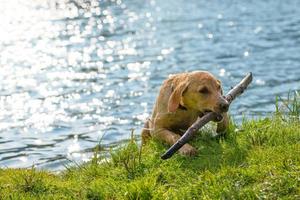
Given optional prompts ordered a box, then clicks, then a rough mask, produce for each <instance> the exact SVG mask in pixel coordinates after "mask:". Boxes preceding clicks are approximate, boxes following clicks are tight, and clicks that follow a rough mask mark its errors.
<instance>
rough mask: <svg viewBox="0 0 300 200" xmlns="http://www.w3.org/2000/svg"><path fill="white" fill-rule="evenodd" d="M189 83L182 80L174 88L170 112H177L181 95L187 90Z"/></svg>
mask: <svg viewBox="0 0 300 200" xmlns="http://www.w3.org/2000/svg"><path fill="white" fill-rule="evenodd" d="M188 85H189V84H188V82H182V83H180V84H179V85H178V86H177V87H176V88H175V89H174V90H173V92H172V94H171V96H170V98H169V102H168V111H169V112H175V111H176V109H177V108H178V107H179V104H180V101H181V97H182V95H183V93H184V92H185V91H186V90H187V88H188Z"/></svg>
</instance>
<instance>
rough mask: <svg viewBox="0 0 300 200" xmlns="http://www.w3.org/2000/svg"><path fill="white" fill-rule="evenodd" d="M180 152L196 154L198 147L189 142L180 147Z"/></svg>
mask: <svg viewBox="0 0 300 200" xmlns="http://www.w3.org/2000/svg"><path fill="white" fill-rule="evenodd" d="M179 153H180V154H181V155H184V156H194V155H196V154H197V149H195V148H194V147H192V146H191V145H189V144H185V145H183V146H182V147H181V148H180V149H179Z"/></svg>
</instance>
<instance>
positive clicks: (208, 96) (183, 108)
mask: <svg viewBox="0 0 300 200" xmlns="http://www.w3.org/2000/svg"><path fill="white" fill-rule="evenodd" d="M227 110H228V102H227V101H226V100H225V99H224V98H223V96H222V89H221V85H220V81H218V80H217V79H216V78H214V76H213V75H211V74H210V73H208V72H205V71H196V72H190V73H181V74H176V75H172V76H170V78H168V79H167V80H166V81H164V83H163V84H162V86H161V89H160V92H159V95H158V97H157V99H156V103H155V106H154V108H153V112H152V116H151V118H150V119H148V120H147V121H146V123H145V126H144V130H143V131H142V143H143V144H144V143H145V142H146V140H147V139H148V138H149V137H155V138H157V139H159V140H161V141H163V142H165V143H167V144H169V145H173V144H174V143H175V142H176V141H177V140H178V139H179V138H180V135H182V134H183V133H184V131H185V130H186V129H188V128H189V127H190V126H191V125H192V124H193V123H194V122H195V121H196V120H197V117H199V116H200V117H201V116H203V114H204V113H205V112H207V111H213V112H218V113H222V115H223V120H222V121H221V122H219V123H218V126H217V132H218V133H221V132H225V131H226V128H227V126H228V117H227V114H226V112H227ZM179 152H180V153H181V154H184V155H194V154H196V149H195V148H194V147H192V146H191V145H190V144H185V145H184V146H183V147H182V148H181V149H180V150H179Z"/></svg>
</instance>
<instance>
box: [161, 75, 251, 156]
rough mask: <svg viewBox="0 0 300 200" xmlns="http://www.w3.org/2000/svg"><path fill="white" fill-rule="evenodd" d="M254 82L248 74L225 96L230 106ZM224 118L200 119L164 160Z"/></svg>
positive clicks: (213, 115)
mask: <svg viewBox="0 0 300 200" xmlns="http://www.w3.org/2000/svg"><path fill="white" fill-rule="evenodd" d="M251 82H252V73H251V72H250V73H248V74H247V75H246V76H245V78H243V80H242V81H241V82H240V83H238V84H237V85H236V86H235V87H233V88H232V89H231V90H230V91H229V92H228V93H227V95H226V96H225V98H226V100H227V101H228V103H229V104H230V103H231V102H232V101H233V100H234V99H235V98H236V97H238V96H239V95H241V94H242V93H243V92H244V91H245V90H246V89H247V87H248V85H249V84H250V83H251ZM221 117H222V116H221V115H220V114H218V113H214V112H209V113H207V114H205V115H204V116H203V117H201V118H198V119H197V120H196V121H195V122H194V123H193V124H192V126H190V127H189V128H188V129H187V130H186V132H185V133H184V134H183V135H182V137H181V138H180V139H179V140H178V141H177V142H176V143H175V144H173V145H172V146H171V147H170V148H169V149H168V150H167V151H166V152H165V153H164V154H163V155H162V156H161V158H162V159H164V160H165V159H168V158H170V157H171V156H172V155H173V154H174V153H175V152H176V151H178V149H180V148H181V147H182V146H183V145H184V144H186V143H187V142H188V141H190V139H191V138H192V137H193V136H194V135H195V134H196V133H197V131H198V130H199V129H200V128H202V127H203V126H204V125H205V124H207V123H208V122H210V121H212V120H219V119H220V118H221Z"/></svg>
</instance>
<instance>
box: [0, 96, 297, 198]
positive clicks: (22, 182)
mask: <svg viewBox="0 0 300 200" xmlns="http://www.w3.org/2000/svg"><path fill="white" fill-rule="evenodd" d="M295 96H297V95H295ZM298 100H299V99H298V96H297V98H295V100H294V99H293V98H289V99H287V100H281V101H279V102H278V103H277V106H276V112H275V113H274V115H272V116H270V117H267V118H262V119H258V120H244V121H243V122H242V124H241V125H239V126H237V125H235V124H234V123H231V125H230V130H229V135H228V136H227V137H226V138H225V139H224V138H221V139H216V138H213V137H211V136H210V134H209V131H205V132H204V133H202V134H201V135H199V137H198V138H196V139H195V140H194V141H193V142H192V144H193V145H194V146H196V147H197V148H198V149H199V154H198V156H196V157H193V158H189V157H183V156H181V155H178V154H175V155H174V156H173V157H172V158H171V159H169V160H166V161H163V160H161V159H160V155H161V154H162V153H163V152H164V151H165V150H166V146H164V145H162V144H161V143H159V142H157V141H151V142H150V143H149V144H148V145H147V146H145V147H143V149H142V151H140V149H139V146H138V144H137V142H136V140H135V139H134V138H133V137H132V139H131V140H130V141H129V142H127V143H126V144H123V145H122V146H120V147H119V148H118V149H114V150H111V152H110V154H111V159H109V160H108V159H105V158H104V157H102V156H101V152H99V151H100V150H99V151H97V150H95V155H94V158H93V159H92V161H91V162H89V163H86V164H84V165H80V166H76V167H72V168H66V170H65V171H63V172H62V173H60V174H59V175H54V174H52V173H50V172H47V171H40V170H36V169H0V199H300V120H299V117H300V115H299V112H300V109H299V108H300V107H299V103H297V102H299V101H298ZM279 104H281V105H279ZM287 106H292V107H289V108H287ZM297 106H298V107H297Z"/></svg>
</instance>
